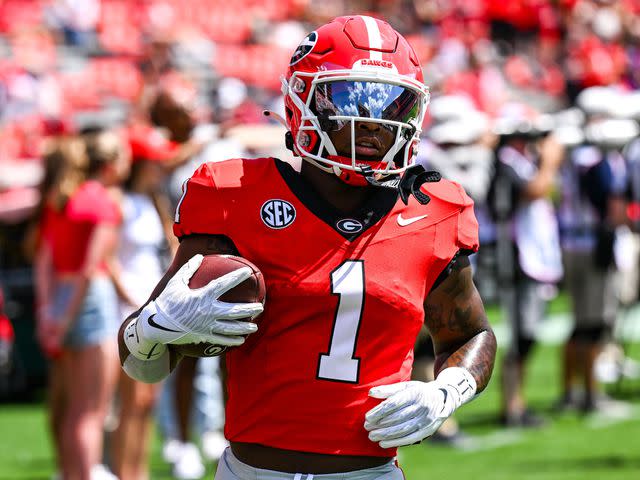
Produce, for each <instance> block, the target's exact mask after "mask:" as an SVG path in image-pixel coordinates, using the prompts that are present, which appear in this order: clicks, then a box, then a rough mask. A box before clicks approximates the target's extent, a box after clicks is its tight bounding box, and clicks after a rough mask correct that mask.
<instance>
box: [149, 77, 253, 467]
mask: <svg viewBox="0 0 640 480" xmlns="http://www.w3.org/2000/svg"><path fill="white" fill-rule="evenodd" d="M167 87H168V88H166V89H163V90H161V91H160V92H159V93H158V95H157V96H156V98H155V99H154V100H153V101H152V103H151V106H150V118H151V121H152V122H153V123H154V124H155V125H156V126H157V127H160V128H162V129H164V130H165V131H166V133H167V135H168V137H169V138H170V140H171V141H172V142H175V144H177V145H179V147H178V148H179V150H178V152H179V153H178V155H176V156H174V157H173V159H171V160H168V161H165V165H166V166H167V167H168V168H169V169H173V172H172V174H171V178H170V182H169V194H170V195H171V197H172V198H171V199H172V201H173V203H174V205H175V204H177V203H178V201H179V198H180V197H181V195H182V185H183V183H184V181H185V180H186V179H187V178H189V177H190V176H191V175H192V174H193V172H194V170H195V169H196V168H197V167H198V166H199V165H201V164H202V163H204V162H207V161H219V160H223V159H227V158H235V157H242V156H243V155H244V152H243V151H242V149H241V147H240V146H239V145H238V144H237V143H236V142H234V141H232V140H228V139H225V138H218V136H217V132H216V130H217V129H216V128H215V127H214V126H212V125H205V124H200V125H198V122H197V118H196V116H195V115H194V111H195V108H194V107H195V95H194V92H193V91H192V90H191V89H189V88H188V85H185V84H182V83H181V84H177V85H176V84H168V85H167ZM203 363H210V364H213V366H214V367H213V368H214V370H215V369H216V368H217V364H218V360H217V359H196V358H191V357H185V358H184V359H183V360H182V361H181V362H180V363H179V364H178V367H177V368H176V370H175V372H174V375H173V378H172V379H171V381H170V382H167V383H166V384H165V388H164V389H163V393H162V396H163V397H165V396H167V395H170V396H171V397H172V401H171V400H169V399H166V398H165V399H164V401H163V400H161V408H162V410H163V411H162V413H161V415H160V418H161V420H162V422H161V424H162V430H163V431H164V433H165V437H166V438H165V448H164V453H165V458H166V459H168V460H169V461H171V462H172V463H173V473H174V475H175V476H176V477H178V478H184V479H187V478H199V477H200V476H202V475H203V474H204V466H203V464H202V460H201V457H200V453H199V451H198V449H197V447H196V446H195V445H194V444H193V443H192V432H191V425H192V423H191V420H192V412H193V411H194V410H195V411H196V412H197V411H200V410H202V409H200V408H199V407H198V405H199V404H201V403H202V402H205V403H207V402H208V403H209V404H212V403H213V404H216V403H217V404H221V403H222V397H221V395H220V394H219V393H216V390H217V389H216V383H217V379H216V381H213V382H212V381H209V382H208V384H207V388H205V389H196V390H194V382H195V380H196V375H197V371H198V369H200V368H203ZM171 390H173V391H171ZM213 406H214V408H213V409H212V408H211V407H212V405H209V406H208V407H207V408H206V409H204V410H203V413H204V421H203V422H202V423H203V426H204V431H203V432H201V433H202V434H203V435H204V434H207V435H206V437H209V440H210V441H209V442H207V443H210V444H211V445H213V446H214V447H215V445H218V447H217V448H211V449H207V450H209V451H210V453H212V455H210V456H212V457H217V456H219V455H220V454H222V450H223V449H224V447H225V446H226V441H224V440H223V441H221V442H218V441H217V440H216V438H217V437H216V436H215V432H219V431H220V429H221V428H222V422H221V421H220V419H221V417H220V416H218V417H217V418H216V417H215V415H214V413H215V412H216V411H217V412H220V413H221V412H222V409H221V408H215V405H213ZM167 409H170V410H171V409H175V410H174V411H175V414H174V415H172V412H171V411H167ZM174 419H175V423H176V424H177V429H174V428H173V423H174ZM176 430H177V431H176ZM203 447H204V445H203ZM214 459H215V460H217V458H214Z"/></svg>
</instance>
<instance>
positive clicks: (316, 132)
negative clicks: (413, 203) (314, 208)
mask: <svg viewBox="0 0 640 480" xmlns="http://www.w3.org/2000/svg"><path fill="white" fill-rule="evenodd" d="M282 92H283V94H284V98H285V110H286V122H287V127H288V128H289V130H290V132H291V137H290V140H291V141H290V145H289V146H290V148H291V149H292V150H293V153H294V154H296V155H299V156H300V157H302V158H303V159H305V160H307V161H309V162H311V163H312V164H314V165H316V166H317V167H319V168H321V169H323V170H324V171H326V172H330V173H331V172H332V173H334V174H335V175H337V176H338V177H339V178H340V179H342V180H343V181H345V182H347V183H349V184H352V185H366V184H367V182H366V179H365V175H364V173H367V175H371V174H372V175H373V178H374V179H375V180H379V179H382V178H385V177H387V176H389V175H399V174H401V173H402V172H403V171H404V170H406V169H407V168H408V167H409V166H410V165H411V164H412V163H413V160H414V157H415V154H416V151H417V146H418V143H419V137H420V133H421V126H422V121H423V119H424V115H425V112H426V109H427V105H428V103H429V90H428V88H427V87H426V86H425V85H424V83H423V77H422V69H421V67H420V63H419V62H418V58H417V56H416V54H415V52H414V50H413V48H412V47H411V45H409V43H408V42H407V41H406V40H405V39H404V37H402V35H400V34H399V33H398V32H396V31H395V30H394V29H393V28H392V27H391V26H390V25H389V24H388V23H386V22H384V21H382V20H377V19H374V18H372V17H367V16H363V15H357V16H349V17H338V18H336V19H335V20H333V21H332V22H330V23H328V24H326V25H323V26H322V27H320V28H318V29H317V30H315V31H313V32H311V33H310V34H309V35H307V37H306V38H305V39H304V40H303V41H302V43H300V45H299V46H298V48H297V49H296V51H295V52H294V54H293V56H292V57H291V62H290V64H289V70H288V72H287V75H286V78H283V80H282ZM356 122H358V123H360V122H372V123H377V124H381V126H382V127H383V128H386V129H388V130H390V131H391V132H393V134H394V136H395V140H394V143H393V145H392V146H391V148H390V149H389V150H388V152H387V153H386V154H385V155H384V157H383V158H382V159H381V160H377V161H371V160H364V159H358V158H356V148H355V125H356ZM349 124H350V128H351V157H345V156H341V155H339V154H338V152H337V151H336V148H335V146H334V145H333V143H332V142H331V139H330V138H329V135H328V132H331V131H337V130H340V129H342V128H344V127H345V126H347V125H349ZM355 173H358V175H356V174H355Z"/></svg>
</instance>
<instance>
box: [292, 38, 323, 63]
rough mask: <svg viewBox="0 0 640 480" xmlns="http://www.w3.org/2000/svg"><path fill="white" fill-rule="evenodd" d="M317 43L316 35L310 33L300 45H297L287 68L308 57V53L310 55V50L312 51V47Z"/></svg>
mask: <svg viewBox="0 0 640 480" xmlns="http://www.w3.org/2000/svg"><path fill="white" fill-rule="evenodd" d="M317 41H318V34H317V33H316V32H311V33H310V34H309V35H307V36H306V37H305V38H304V40H302V41H301V42H300V45H298V48H296V51H295V52H293V56H292V57H291V61H290V62H289V66H291V65H295V64H296V63H298V62H299V61H300V60H302V59H303V58H304V57H306V56H307V55H309V53H311V50H313V47H315V46H316V42H317Z"/></svg>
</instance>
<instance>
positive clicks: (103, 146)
mask: <svg viewBox="0 0 640 480" xmlns="http://www.w3.org/2000/svg"><path fill="white" fill-rule="evenodd" d="M48 155H51V156H58V157H59V159H58V160H57V161H51V162H49V164H50V165H56V166H57V167H58V168H60V169H61V174H60V176H54V178H56V181H55V183H53V185H52V187H51V190H50V191H49V192H47V197H46V200H45V206H44V210H43V218H42V224H41V225H42V227H41V237H40V238H41V239H40V243H39V245H38V252H37V256H36V262H35V270H36V271H35V278H36V293H37V315H38V318H37V336H38V340H39V342H40V345H41V346H42V348H43V350H44V351H45V352H46V354H47V355H48V356H49V358H50V361H51V372H50V380H51V385H50V421H51V429H52V434H53V440H54V447H55V451H56V457H57V463H58V468H59V469H60V471H61V474H62V475H63V476H64V477H65V478H82V479H89V478H90V475H95V476H94V477H93V478H98V476H100V475H103V476H102V477H101V478H110V477H109V475H108V474H107V472H105V471H103V470H102V469H101V466H100V459H101V457H102V426H103V422H104V418H105V415H106V410H107V405H108V402H109V399H110V398H111V396H112V393H113V388H114V386H115V379H116V378H117V374H118V370H117V369H118V364H117V360H116V359H117V351H116V349H115V345H114V344H113V342H112V341H111V340H110V339H111V338H113V336H114V335H115V332H116V331H117V324H116V321H117V320H116V319H117V318H118V315H117V299H116V293H115V289H114V287H113V284H112V283H111V279H110V278H109V275H108V270H107V265H106V262H107V259H108V257H109V255H110V254H111V252H112V251H113V248H114V247H115V245H116V239H117V234H118V225H119V223H120V221H121V215H120V211H119V208H118V206H117V204H116V202H115V200H114V199H113V197H112V196H111V194H110V193H109V191H108V188H110V187H112V186H114V185H117V184H118V183H119V182H120V181H121V180H122V178H123V176H124V175H126V174H127V171H128V166H129V159H128V157H127V156H126V155H124V154H123V152H122V147H121V145H120V143H119V140H118V138H117V137H116V136H115V135H114V134H112V133H103V134H97V135H95V136H93V137H92V138H90V139H89V140H88V142H87V148H86V150H85V147H84V143H83V142H82V141H80V140H79V139H75V138H71V139H65V140H61V141H60V142H59V143H58V144H57V145H56V147H55V148H54V149H53V150H52V151H51V152H50V153H49V154H48Z"/></svg>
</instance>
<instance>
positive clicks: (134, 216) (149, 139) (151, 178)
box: [111, 128, 174, 480]
mask: <svg viewBox="0 0 640 480" xmlns="http://www.w3.org/2000/svg"><path fill="white" fill-rule="evenodd" d="M156 135H158V133H157V132H155V131H154V130H152V129H150V128H149V129H146V128H136V129H134V130H132V132H131V133H130V145H131V151H132V152H131V153H132V159H133V164H132V168H131V174H130V176H129V178H128V179H127V181H126V182H125V194H124V196H123V198H122V214H123V224H122V230H121V232H122V233H121V235H120V245H119V248H118V255H117V259H116V260H115V261H114V262H113V264H112V268H111V270H112V274H113V277H114V281H115V284H116V290H117V291H118V294H119V297H120V317H121V318H126V317H127V316H129V315H130V314H131V313H132V312H133V311H135V310H136V309H137V308H138V307H139V306H140V305H142V304H143V303H144V302H145V301H146V300H147V298H149V295H150V294H151V292H152V290H153V288H154V287H155V285H156V283H157V282H158V280H159V279H160V278H161V277H162V272H163V271H164V267H165V265H163V255H162V252H163V250H164V249H166V247H167V245H170V246H171V245H172V242H174V237H173V236H172V235H171V234H170V228H171V218H170V215H169V203H168V201H165V199H164V197H163V195H162V194H161V192H162V188H163V186H164V184H165V181H166V172H165V168H164V167H163V161H164V160H165V159H166V158H168V157H169V156H170V155H171V151H170V149H168V148H167V145H166V144H164V145H163V143H162V142H161V141H155V140H158V139H157V138H156ZM160 140H161V139H160ZM158 387H159V385H158V384H154V385H149V384H144V383H140V382H136V381H135V380H132V379H131V378H130V377H129V376H127V375H126V374H122V375H121V376H120V385H119V395H120V405H121V409H120V412H121V414H120V422H119V424H118V428H117V430H116V431H115V432H114V438H113V442H112V444H113V452H112V458H113V470H114V473H115V474H116V475H117V476H118V478H123V479H133V480H146V479H148V478H149V472H148V447H149V440H150V435H149V434H150V431H151V419H152V413H153V408H154V406H155V402H156V398H157V396H158V391H159V388H158Z"/></svg>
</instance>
